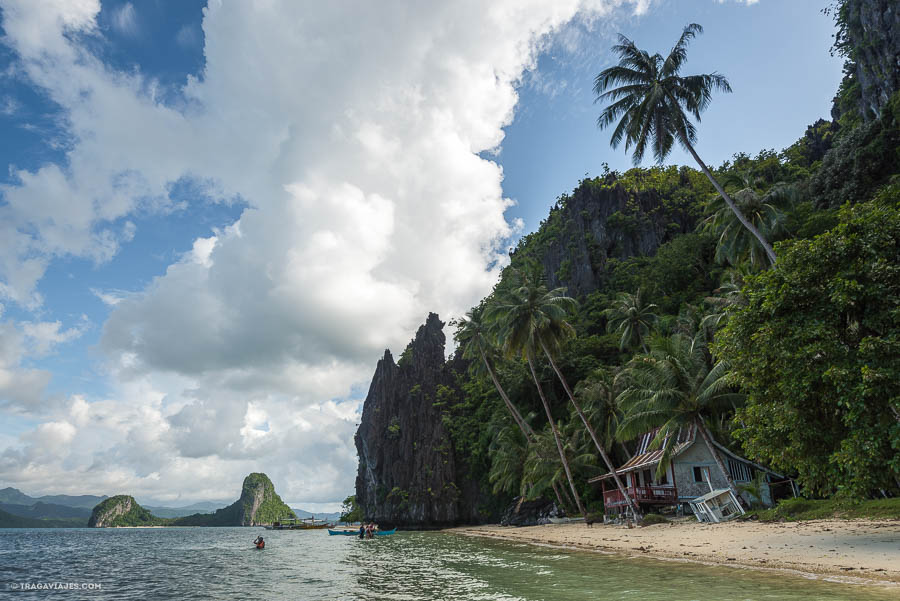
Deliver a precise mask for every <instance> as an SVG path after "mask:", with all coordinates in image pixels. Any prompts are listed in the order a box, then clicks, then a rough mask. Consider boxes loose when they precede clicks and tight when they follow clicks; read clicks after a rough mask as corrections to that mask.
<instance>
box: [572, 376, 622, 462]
mask: <svg viewBox="0 0 900 601" xmlns="http://www.w3.org/2000/svg"><path fill="white" fill-rule="evenodd" d="M575 397H576V398H578V400H579V402H580V403H581V406H582V407H583V408H584V414H585V415H586V416H587V418H588V420H589V421H590V422H591V423H592V424H600V428H599V430H600V433H601V434H602V438H603V441H604V442H605V446H606V450H607V452H609V450H610V448H611V447H612V443H613V441H615V440H616V430H618V428H619V422H620V421H621V418H622V412H621V411H620V410H619V404H618V402H617V400H616V398H617V397H618V390H617V389H616V382H615V375H614V374H613V373H612V372H610V371H607V370H605V369H602V368H601V369H597V370H596V371H594V373H592V374H591V375H590V376H589V377H588V378H585V379H584V380H582V381H581V382H579V383H578V384H577V385H576V386H575ZM619 445H620V447H621V449H622V452H623V454H624V458H625V459H626V460H627V459H629V458H630V457H631V452H630V451H629V450H628V447H626V446H625V443H624V442H623V441H619Z"/></svg>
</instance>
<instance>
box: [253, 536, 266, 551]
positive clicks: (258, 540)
mask: <svg viewBox="0 0 900 601" xmlns="http://www.w3.org/2000/svg"><path fill="white" fill-rule="evenodd" d="M253 544H254V545H256V548H257V549H265V548H266V541H264V540H263V537H262V536H257V537H256V540H255V541H253Z"/></svg>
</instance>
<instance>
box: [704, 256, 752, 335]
mask: <svg viewBox="0 0 900 601" xmlns="http://www.w3.org/2000/svg"><path fill="white" fill-rule="evenodd" d="M744 276H745V274H744V273H742V272H740V271H738V270H735V269H731V270H729V271H728V272H726V277H727V278H728V279H727V281H723V282H722V283H721V285H720V286H719V287H718V288H716V289H715V290H713V292H715V296H707V297H706V298H705V299H703V300H704V302H705V303H706V304H707V305H709V307H710V312H709V313H707V314H706V315H705V316H704V317H703V320H702V321H701V322H700V327H701V328H706V329H711V330H712V331H715V330H718V329H719V327H720V326H721V325H722V323H723V322H724V321H725V319H726V318H727V317H728V311H729V309H731V308H732V307H739V306H741V305H743V304H744V303H745V302H746V301H745V299H744V295H743V294H741V288H743V286H744ZM723 280H724V278H723Z"/></svg>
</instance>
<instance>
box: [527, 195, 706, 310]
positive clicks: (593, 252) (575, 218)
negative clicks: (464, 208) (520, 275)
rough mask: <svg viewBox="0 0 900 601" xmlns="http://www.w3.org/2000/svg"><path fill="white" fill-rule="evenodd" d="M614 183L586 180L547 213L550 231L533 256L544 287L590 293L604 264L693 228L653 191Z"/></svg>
mask: <svg viewBox="0 0 900 601" xmlns="http://www.w3.org/2000/svg"><path fill="white" fill-rule="evenodd" d="M607 180H609V181H607ZM614 182H615V180H614V179H612V178H597V179H595V180H586V181H584V182H582V184H581V185H579V186H578V188H576V189H575V190H574V191H573V193H572V195H571V196H569V197H568V198H567V200H566V203H565V204H564V206H563V207H562V208H559V209H555V212H556V213H557V214H556V215H554V214H552V213H551V216H550V218H549V219H548V221H547V225H546V226H545V227H546V228H548V229H553V230H556V231H554V232H553V235H552V236H550V237H549V239H548V241H547V243H546V244H545V245H542V246H543V248H541V249H540V253H539V256H538V257H537V258H538V260H539V261H540V263H541V265H542V266H543V268H544V273H545V275H546V277H547V285H548V286H549V287H550V288H555V287H558V286H564V287H566V288H567V290H568V294H569V295H570V296H576V297H579V296H584V295H587V294H590V293H591V292H593V291H595V290H597V289H599V288H601V287H602V286H603V282H604V278H605V277H606V269H607V262H608V261H609V259H626V258H628V257H634V256H648V255H653V254H655V253H656V250H657V249H658V248H659V247H660V245H662V244H664V243H665V242H668V241H669V240H671V239H672V238H673V237H674V236H675V235H677V234H683V233H687V232H690V231H693V229H694V227H695V226H696V223H697V220H696V217H695V216H694V215H692V214H691V213H690V211H689V210H688V209H687V207H683V208H682V207H679V206H671V207H667V205H666V204H665V203H663V202H662V199H661V197H660V195H659V193H658V192H657V191H656V190H652V189H651V190H643V191H632V190H627V189H626V188H625V187H624V186H622V185H617V184H615V183H614Z"/></svg>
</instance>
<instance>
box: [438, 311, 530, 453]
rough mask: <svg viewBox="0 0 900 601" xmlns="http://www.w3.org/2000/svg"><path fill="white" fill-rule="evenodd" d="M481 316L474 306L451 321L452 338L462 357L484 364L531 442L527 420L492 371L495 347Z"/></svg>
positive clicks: (482, 314) (523, 433) (517, 422)
mask: <svg viewBox="0 0 900 601" xmlns="http://www.w3.org/2000/svg"><path fill="white" fill-rule="evenodd" d="M483 316H484V310H483V309H482V308H480V307H476V308H475V309H472V310H471V311H469V312H468V313H466V316H465V317H461V318H459V319H457V320H456V321H455V322H453V325H455V326H456V328H457V329H456V334H455V335H454V338H455V339H456V342H457V343H458V344H459V346H460V348H461V349H462V356H463V358H464V359H470V360H473V361H475V365H484V368H485V369H486V370H487V372H488V374H490V377H491V381H492V382H493V383H494V387H495V388H496V389H497V392H498V393H499V394H500V398H502V399H503V403H504V404H505V405H506V408H507V409H508V410H509V412H510V414H511V415H512V417H513V420H514V421H515V422H516V424H517V425H518V426H519V429H520V430H521V431H522V435H523V436H524V437H525V440H527V441H528V442H533V441H534V432H533V431H532V429H531V426H530V425H528V422H526V421H525V419H524V418H523V417H522V414H521V413H520V412H519V410H518V409H517V408H516V406H515V405H514V404H513V402H512V401H511V400H510V399H509V396H508V395H507V394H506V391H505V390H503V386H501V385H500V380H498V379H497V374H496V373H495V372H494V368H493V365H492V364H491V360H490V358H489V357H490V356H491V355H492V354H493V353H494V351H495V347H494V344H493V341H492V340H491V339H490V334H489V332H488V328H487V325H486V324H485V323H484V319H483ZM479 361H480V363H479Z"/></svg>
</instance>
